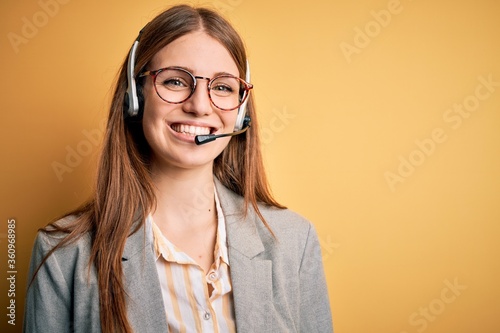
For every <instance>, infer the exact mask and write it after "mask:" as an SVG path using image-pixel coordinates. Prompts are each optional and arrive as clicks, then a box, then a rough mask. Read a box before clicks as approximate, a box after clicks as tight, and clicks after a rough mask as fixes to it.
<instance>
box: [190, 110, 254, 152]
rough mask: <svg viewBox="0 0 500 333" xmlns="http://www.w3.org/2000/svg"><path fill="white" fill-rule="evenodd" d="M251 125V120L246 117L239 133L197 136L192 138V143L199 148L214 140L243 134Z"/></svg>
mask: <svg viewBox="0 0 500 333" xmlns="http://www.w3.org/2000/svg"><path fill="white" fill-rule="evenodd" d="M250 125H251V120H250V117H248V116H246V117H245V119H244V121H243V128H242V129H240V130H239V131H236V132H232V133H223V134H207V135H197V136H195V137H194V142H195V143H196V144H197V145H198V146H199V145H203V144H205V143H209V142H212V141H214V140H215V139H218V138H223V137H226V136H235V135H238V134H242V133H245V132H246V130H247V129H248V128H249V127H250Z"/></svg>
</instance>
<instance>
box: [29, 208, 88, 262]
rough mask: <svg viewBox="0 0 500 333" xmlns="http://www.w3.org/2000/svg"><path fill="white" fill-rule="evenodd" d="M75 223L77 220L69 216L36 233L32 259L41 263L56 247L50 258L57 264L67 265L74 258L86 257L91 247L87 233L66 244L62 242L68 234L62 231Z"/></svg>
mask: <svg viewBox="0 0 500 333" xmlns="http://www.w3.org/2000/svg"><path fill="white" fill-rule="evenodd" d="M76 223H78V218H77V217H76V216H74V215H70V216H66V217H63V218H61V219H60V220H57V221H56V222H54V223H52V224H50V225H49V226H47V227H45V228H44V229H42V230H40V231H38V233H37V236H36V238H35V243H34V246H33V254H32V259H33V260H39V261H41V260H43V258H44V257H45V256H46V255H47V254H48V253H49V252H50V251H52V249H54V248H56V247H57V249H56V250H55V251H54V252H53V253H52V255H51V257H54V259H56V260H57V261H58V262H65V263H66V264H69V262H71V261H76V257H82V256H84V257H88V256H89V254H90V245H91V238H90V235H89V234H88V233H87V234H84V235H82V236H80V237H79V238H77V239H75V240H74V241H71V242H68V243H67V244H65V242H64V240H65V239H66V237H68V235H69V233H67V232H64V231H62V230H64V229H71V228H72V227H73V226H74V225H75V224H76ZM56 226H57V227H56ZM50 261H51V260H49V261H48V262H50Z"/></svg>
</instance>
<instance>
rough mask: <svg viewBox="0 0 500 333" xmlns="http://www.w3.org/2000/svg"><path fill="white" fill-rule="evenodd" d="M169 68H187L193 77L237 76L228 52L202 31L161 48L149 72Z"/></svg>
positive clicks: (236, 69)
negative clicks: (223, 74)
mask: <svg viewBox="0 0 500 333" xmlns="http://www.w3.org/2000/svg"><path fill="white" fill-rule="evenodd" d="M170 66H180V67H185V68H189V69H190V70H192V71H193V74H195V75H202V76H209V77H211V76H212V75H214V74H215V73H220V72H226V73H229V74H232V75H235V76H239V72H238V67H237V66H236V63H235V61H234V60H233V58H232V57H231V54H230V53H229V51H228V50H227V49H226V48H225V47H224V45H223V44H221V43H220V42H219V41H218V40H216V39H214V38H213V37H211V36H209V35H207V34H206V33H205V32H203V31H196V32H192V33H189V34H187V35H184V36H182V37H179V38H177V39H176V40H174V41H173V42H171V43H170V44H168V45H166V46H165V47H163V48H162V49H161V50H160V51H158V53H156V54H155V56H154V57H153V59H152V60H151V65H150V67H151V68H150V70H155V69H159V68H164V67H170Z"/></svg>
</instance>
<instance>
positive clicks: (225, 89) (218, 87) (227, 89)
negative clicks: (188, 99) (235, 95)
mask: <svg viewBox="0 0 500 333" xmlns="http://www.w3.org/2000/svg"><path fill="white" fill-rule="evenodd" d="M212 90H214V91H216V92H220V93H226V94H230V93H232V92H233V91H234V90H233V88H232V87H231V86H229V85H227V84H224V83H220V82H219V83H216V84H215V85H213V86H212Z"/></svg>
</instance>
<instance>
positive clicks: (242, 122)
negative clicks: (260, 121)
mask: <svg viewBox="0 0 500 333" xmlns="http://www.w3.org/2000/svg"><path fill="white" fill-rule="evenodd" d="M245 81H247V82H250V64H249V63H248V60H247V71H246V74H245ZM249 99H250V96H247V98H246V99H245V101H244V102H243V104H241V105H240V107H239V108H238V116H237V117H236V123H235V124H234V131H235V132H236V131H239V130H241V129H242V128H243V127H246V122H247V118H248V124H250V117H247V116H246V114H247V110H246V109H247V103H248V100H249Z"/></svg>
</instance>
